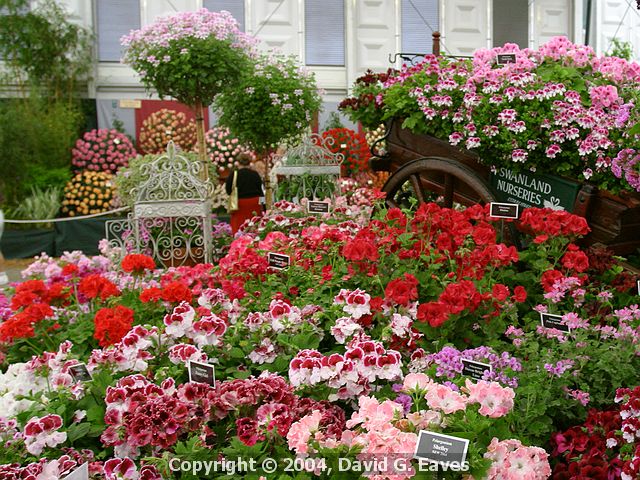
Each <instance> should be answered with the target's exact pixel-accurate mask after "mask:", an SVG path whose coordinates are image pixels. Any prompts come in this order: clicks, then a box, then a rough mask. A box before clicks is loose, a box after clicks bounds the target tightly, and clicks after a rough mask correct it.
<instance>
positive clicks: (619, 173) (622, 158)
mask: <svg viewBox="0 0 640 480" xmlns="http://www.w3.org/2000/svg"><path fill="white" fill-rule="evenodd" d="M611 171H612V172H613V174H614V175H615V176H616V177H618V178H623V177H624V179H625V180H626V181H627V182H629V185H631V186H632V187H633V188H635V189H636V190H638V191H640V153H638V152H636V151H635V150H634V149H632V148H625V149H624V150H621V151H620V152H619V153H618V155H617V156H616V158H614V159H613V163H612V164H611Z"/></svg>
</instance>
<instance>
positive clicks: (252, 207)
mask: <svg viewBox="0 0 640 480" xmlns="http://www.w3.org/2000/svg"><path fill="white" fill-rule="evenodd" d="M236 160H237V162H238V165H239V167H238V168H237V170H235V172H237V178H236V188H237V189H238V210H236V211H235V212H231V231H232V232H233V233H234V234H235V233H236V232H237V231H238V229H239V228H240V225H242V224H243V223H244V222H245V220H248V219H250V218H252V217H254V216H256V215H260V214H261V213H262V205H261V204H260V199H261V198H262V197H264V191H263V188H262V178H261V177H260V174H259V173H258V172H256V171H255V170H253V169H252V168H249V166H250V165H251V156H250V155H249V154H246V153H241V154H240V155H238V158H237V159H236ZM235 172H234V171H232V172H230V173H229V176H228V177H227V181H226V183H225V188H226V190H227V194H228V195H230V194H231V190H232V188H233V177H234V173H235Z"/></svg>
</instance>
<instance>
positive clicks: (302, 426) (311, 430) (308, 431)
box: [287, 410, 322, 456]
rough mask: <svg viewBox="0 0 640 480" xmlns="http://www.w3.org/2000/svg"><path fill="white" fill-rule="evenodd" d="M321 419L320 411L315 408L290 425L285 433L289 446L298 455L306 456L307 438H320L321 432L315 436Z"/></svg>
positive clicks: (307, 450) (307, 448)
mask: <svg viewBox="0 0 640 480" xmlns="http://www.w3.org/2000/svg"><path fill="white" fill-rule="evenodd" d="M321 419H322V412H320V411H319V410H316V411H315V412H313V413H311V414H309V415H306V416H304V417H302V418H301V419H300V420H298V421H297V422H295V423H294V424H293V425H291V427H290V428H289V432H288V433H287V443H288V444H289V448H290V449H291V450H293V451H294V452H296V453H297V454H298V455H301V456H306V455H307V453H308V452H309V440H311V438H313V439H314V440H320V439H321V438H322V436H321V434H320V435H317V436H316V434H317V433H318V431H319V429H320V420H321Z"/></svg>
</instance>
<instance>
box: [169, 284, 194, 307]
mask: <svg viewBox="0 0 640 480" xmlns="http://www.w3.org/2000/svg"><path fill="white" fill-rule="evenodd" d="M191 298H192V294H191V290H190V289H189V287H188V286H186V285H185V284H184V283H182V282H178V281H175V282H169V283H167V284H166V285H164V287H163V288H162V299H163V300H164V301H165V302H171V303H180V302H183V301H184V302H187V303H190V302H191Z"/></svg>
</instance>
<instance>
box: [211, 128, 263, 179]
mask: <svg viewBox="0 0 640 480" xmlns="http://www.w3.org/2000/svg"><path fill="white" fill-rule="evenodd" d="M205 142H206V143H207V153H208V155H209V158H210V159H211V161H212V162H213V164H214V165H215V166H216V167H217V168H218V170H219V171H220V172H222V171H224V170H230V169H232V168H234V167H235V166H236V163H235V162H236V159H237V157H238V155H240V154H241V153H245V154H247V155H250V156H251V157H252V159H253V160H255V158H256V156H255V153H253V152H252V151H251V149H250V148H249V147H247V146H245V145H242V144H241V143H240V141H239V140H238V139H237V138H236V137H234V136H233V135H231V132H230V131H229V129H228V128H227V127H214V128H212V129H210V130H209V131H208V132H207V133H206V134H205Z"/></svg>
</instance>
